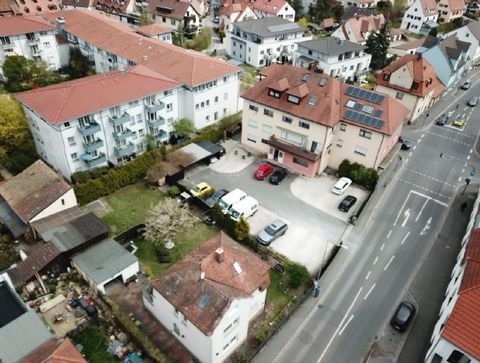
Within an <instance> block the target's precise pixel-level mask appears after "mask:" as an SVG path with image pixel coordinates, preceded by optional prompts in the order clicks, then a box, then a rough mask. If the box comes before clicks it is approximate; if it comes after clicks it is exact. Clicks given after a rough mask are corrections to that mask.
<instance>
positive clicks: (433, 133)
mask: <svg viewBox="0 0 480 363" xmlns="http://www.w3.org/2000/svg"><path fill="white" fill-rule="evenodd" d="M445 126H446V127H449V128H451V129H452V130H456V131H457V130H461V129H459V128H458V127H455V126H450V125H445ZM446 131H449V132H451V133H454V134H456V135H458V134H459V133H458V132H453V131H450V130H446ZM428 133H429V134H430V135H434V136H437V137H441V138H442V139H446V140H448V141H452V142H456V143H457V144H462V145H465V146H468V147H472V144H470V143H468V142H464V141H460V140H456V139H454V138H453V137H448V136H445V135H442V134H437V133H436V132H431V131H428ZM462 136H465V137H471V136H469V135H464V134H462Z"/></svg>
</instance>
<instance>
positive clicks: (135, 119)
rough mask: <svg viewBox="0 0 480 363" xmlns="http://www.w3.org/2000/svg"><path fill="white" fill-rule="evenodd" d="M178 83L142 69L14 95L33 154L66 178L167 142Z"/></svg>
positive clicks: (174, 114)
mask: <svg viewBox="0 0 480 363" xmlns="http://www.w3.org/2000/svg"><path fill="white" fill-rule="evenodd" d="M181 88H182V87H181V85H180V84H179V83H178V82H176V81H174V80H172V79H170V78H167V77H164V76H161V75H159V74H157V73H155V72H153V71H152V70H150V69H148V68H146V67H144V66H135V67H133V68H129V69H127V70H125V71H113V72H110V73H106V74H99V75H95V76H90V77H86V78H82V79H78V80H74V81H70V82H65V83H61V84H58V85H53V86H49V87H44V88H40V89H37V90H32V91H28V92H23V93H19V94H17V95H16V97H17V99H18V100H19V101H20V102H21V103H22V105H23V107H24V109H25V113H26V116H27V119H28V123H29V127H30V130H31V132H32V136H33V139H34V141H35V146H36V149H37V153H38V154H39V155H40V157H41V158H42V159H44V160H45V161H46V162H47V163H49V164H50V165H52V166H53V167H54V168H55V169H56V170H58V171H60V173H61V174H62V175H64V176H65V177H66V178H68V179H70V177H71V175H72V174H73V173H75V172H77V171H85V170H91V169H93V168H96V167H99V166H106V165H118V164H122V163H123V162H126V161H128V160H130V159H132V158H135V157H136V156H137V155H139V154H141V153H143V152H144V150H145V149H146V137H147V135H151V136H152V137H153V139H154V140H155V142H156V143H157V144H160V143H163V142H167V141H168V139H169V136H170V133H171V132H172V131H173V123H174V121H176V120H178V119H179V118H180V117H179V113H180V112H179V108H180V104H181V103H180V102H179V97H180V89H181Z"/></svg>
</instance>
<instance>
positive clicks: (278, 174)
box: [269, 169, 287, 185]
mask: <svg viewBox="0 0 480 363" xmlns="http://www.w3.org/2000/svg"><path fill="white" fill-rule="evenodd" d="M286 175H287V172H286V171H285V170H282V169H277V170H275V171H274V172H273V174H272V175H270V179H269V181H270V184H274V185H278V184H280V182H281V181H282V180H283V179H285V176H286Z"/></svg>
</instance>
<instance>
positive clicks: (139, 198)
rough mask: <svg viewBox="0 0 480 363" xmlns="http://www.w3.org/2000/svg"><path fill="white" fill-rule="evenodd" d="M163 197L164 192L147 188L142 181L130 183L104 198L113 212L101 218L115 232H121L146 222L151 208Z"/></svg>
mask: <svg viewBox="0 0 480 363" xmlns="http://www.w3.org/2000/svg"><path fill="white" fill-rule="evenodd" d="M163 198H165V195H164V194H163V193H162V192H160V191H159V190H156V189H150V188H147V187H146V186H145V185H144V184H143V183H142V182H139V183H136V184H132V185H129V186H127V187H124V188H122V189H120V190H118V191H116V192H115V193H113V194H111V195H109V196H108V197H105V198H104V199H105V201H106V202H107V203H108V204H109V205H110V207H111V208H112V209H113V212H112V213H109V214H107V215H106V216H104V217H102V218H101V219H102V221H103V222H105V223H106V224H108V225H109V226H110V228H111V230H112V231H113V232H114V233H120V232H122V231H125V230H126V229H128V228H130V227H133V226H135V225H137V224H139V223H144V222H145V219H146V216H147V213H148V211H149V210H150V208H151V207H153V206H154V205H155V204H157V203H158V202H159V201H161V200H162V199H163Z"/></svg>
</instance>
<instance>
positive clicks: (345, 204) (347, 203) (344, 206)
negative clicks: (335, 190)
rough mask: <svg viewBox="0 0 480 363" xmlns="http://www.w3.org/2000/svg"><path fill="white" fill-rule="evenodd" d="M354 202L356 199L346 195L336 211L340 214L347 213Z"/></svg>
mask: <svg viewBox="0 0 480 363" xmlns="http://www.w3.org/2000/svg"><path fill="white" fill-rule="evenodd" d="M356 202H357V198H356V197H354V196H353V195H347V196H346V197H345V198H343V200H342V201H341V202H340V204H339V205H338V209H340V210H341V211H342V212H348V211H349V210H350V208H352V207H353V206H354V204H355V203H356Z"/></svg>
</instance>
